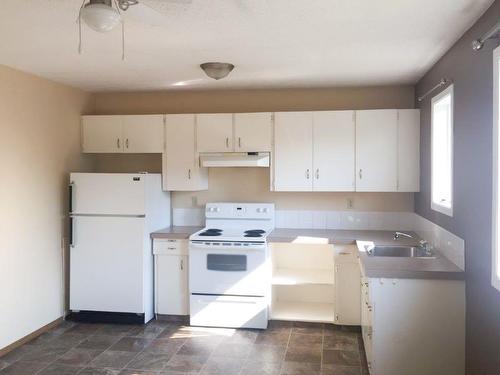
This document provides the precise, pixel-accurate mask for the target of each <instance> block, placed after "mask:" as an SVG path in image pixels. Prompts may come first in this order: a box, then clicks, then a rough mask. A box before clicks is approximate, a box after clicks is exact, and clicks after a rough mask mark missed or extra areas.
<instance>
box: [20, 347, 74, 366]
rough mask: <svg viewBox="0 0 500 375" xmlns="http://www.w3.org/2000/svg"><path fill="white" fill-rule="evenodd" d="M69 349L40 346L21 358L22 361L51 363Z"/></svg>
mask: <svg viewBox="0 0 500 375" xmlns="http://www.w3.org/2000/svg"><path fill="white" fill-rule="evenodd" d="M70 349H71V348H69V347H52V346H40V347H36V348H35V349H33V350H32V351H30V352H29V353H27V354H25V355H24V356H23V357H22V360H23V361H31V362H42V363H52V362H54V361H55V360H56V359H58V358H59V357H60V356H62V355H63V354H64V353H66V352H67V351H68V350H70Z"/></svg>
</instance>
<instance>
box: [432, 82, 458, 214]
mask: <svg viewBox="0 0 500 375" xmlns="http://www.w3.org/2000/svg"><path fill="white" fill-rule="evenodd" d="M431 107H432V108H431V111H432V113H431V118H432V123H431V160H432V161H431V163H432V165H431V169H432V172H431V173H432V176H431V180H432V186H431V195H432V199H431V208H432V209H433V210H435V211H438V212H441V213H443V214H445V215H448V216H453V85H451V86H449V87H448V88H446V89H445V90H444V91H442V92H441V93H439V94H438V95H436V96H435V97H433V98H432V102H431Z"/></svg>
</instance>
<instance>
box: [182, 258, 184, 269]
mask: <svg viewBox="0 0 500 375" xmlns="http://www.w3.org/2000/svg"><path fill="white" fill-rule="evenodd" d="M183 270H184V260H183V259H181V271H183Z"/></svg>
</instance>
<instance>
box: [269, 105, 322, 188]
mask: <svg viewBox="0 0 500 375" xmlns="http://www.w3.org/2000/svg"><path fill="white" fill-rule="evenodd" d="M275 116H276V117H275V125H274V126H275V129H274V137H275V138H274V142H275V152H274V190H275V191H311V190H312V179H313V171H312V142H313V136H312V112H279V113H276V114H275Z"/></svg>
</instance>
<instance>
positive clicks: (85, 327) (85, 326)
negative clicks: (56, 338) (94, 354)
mask: <svg viewBox="0 0 500 375" xmlns="http://www.w3.org/2000/svg"><path fill="white" fill-rule="evenodd" d="M101 327H102V325H101V324H93V323H78V324H77V325H75V326H74V327H72V328H70V329H68V330H67V331H66V332H65V333H71V334H80V335H93V334H94V333H96V332H97V331H98V330H99V329H100V328H101Z"/></svg>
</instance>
